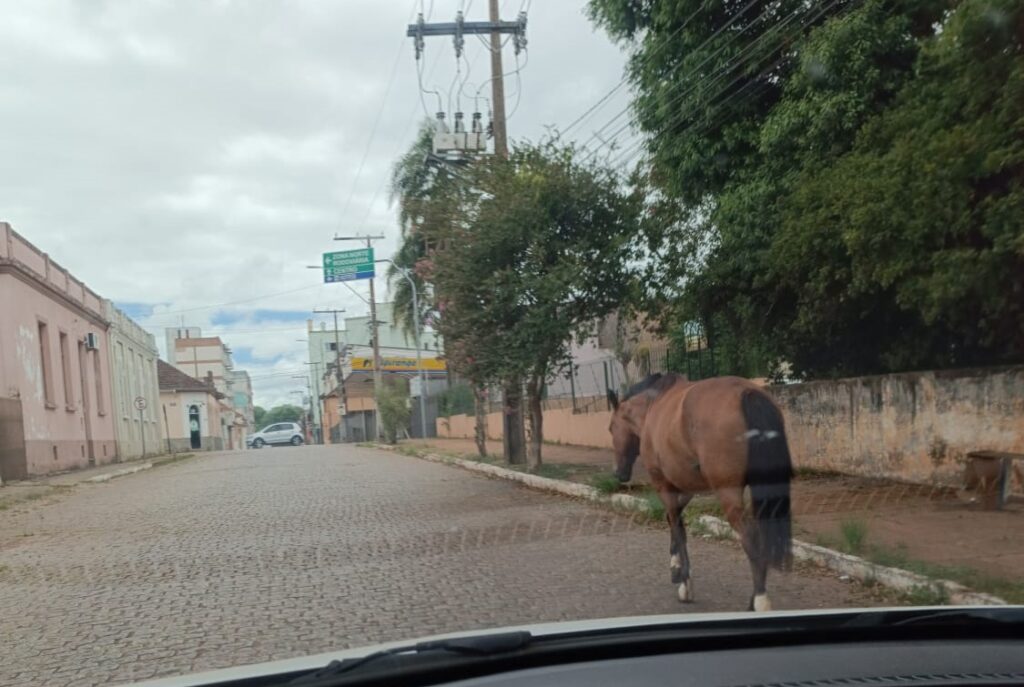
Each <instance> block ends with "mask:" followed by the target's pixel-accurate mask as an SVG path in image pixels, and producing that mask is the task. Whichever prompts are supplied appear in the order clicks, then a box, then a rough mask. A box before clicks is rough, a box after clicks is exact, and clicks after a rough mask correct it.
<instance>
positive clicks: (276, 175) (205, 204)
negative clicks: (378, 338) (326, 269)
mask: <svg viewBox="0 0 1024 687" xmlns="http://www.w3.org/2000/svg"><path fill="white" fill-rule="evenodd" d="M583 5H584V3H583V2H582V0H579V1H577V2H573V3H570V2H546V3H534V4H533V7H532V10H531V15H530V24H529V39H530V42H529V47H530V61H529V64H528V66H527V67H526V68H525V69H524V70H523V71H522V74H521V86H522V94H521V98H520V102H519V106H518V110H517V111H516V113H515V114H514V116H513V117H512V119H511V120H510V122H509V132H510V135H511V136H512V138H513V139H516V138H531V139H537V138H540V137H541V136H542V135H543V134H544V132H545V125H548V124H563V125H564V124H566V123H568V122H569V121H571V120H572V119H574V118H575V117H576V116H577V115H579V114H580V113H581V112H583V111H584V110H585V109H586V108H587V107H589V106H590V105H591V104H592V103H593V102H594V101H595V100H596V99H597V98H598V97H599V96H600V95H601V94H603V93H604V92H606V91H607V90H608V89H610V88H611V87H612V86H614V85H615V84H616V83H618V81H619V79H620V78H621V75H622V64H623V56H622V55H621V54H620V53H619V51H618V49H617V48H616V47H614V46H613V45H611V44H610V42H609V41H608V40H607V38H606V37H605V36H603V35H600V34H596V33H595V32H594V31H593V29H592V27H591V26H590V25H589V23H588V22H587V20H586V19H585V17H584V16H583V14H582V8H583ZM457 6H458V3H457V2H456V1H455V0H437V2H435V3H434V16H433V20H435V21H438V20H445V19H449V18H451V17H453V16H454V13H455V10H456V8H457ZM517 6H518V3H508V2H506V3H505V12H506V13H509V14H511V13H514V12H515V11H516V10H517V9H518V7H517ZM412 9H413V3H412V2H380V0H345V1H344V2H334V1H326V0H325V1H321V2H301V3H300V2H286V1H284V0H276V1H268V2H230V1H224V2H217V3H213V2H208V1H207V0H173V1H172V0H105V1H103V2H99V1H97V2H87V3H85V2H76V1H75V0H33V1H32V2H23V3H10V4H9V6H7V7H5V9H4V16H3V21H2V22H0V43H2V44H3V46H4V47H3V50H2V51H0V130H2V131H3V132H4V135H3V136H0V159H3V160H4V161H5V163H6V164H4V165H0V219H2V220H5V221H9V222H11V223H12V225H13V226H14V227H15V228H16V229H17V230H18V231H19V232H21V233H22V234H24V235H25V236H26V237H28V239H29V240H31V241H32V242H34V243H35V244H36V245H38V246H39V247H40V248H42V249H43V250H45V251H47V252H48V253H50V254H51V255H52V257H53V258H54V259H55V260H57V261H58V262H60V263H61V264H63V265H65V266H66V267H67V268H69V269H70V270H71V271H72V272H73V273H74V274H75V275H76V276H77V277H79V278H80V279H82V280H83V281H85V282H86V283H87V284H88V285H89V286H90V287H92V288H93V289H94V290H96V291H97V292H99V293H101V294H102V295H104V296H106V297H109V298H112V299H114V300H115V301H121V302H134V303H138V302H144V303H151V304H157V303H159V304H162V305H161V306H160V307H158V308H157V310H156V311H155V312H154V314H153V315H152V316H150V317H148V318H143V319H144V321H143V324H144V325H146V326H148V327H152V328H155V329H156V332H155V333H157V334H158V338H159V339H162V333H161V331H160V330H161V328H162V327H164V326H171V325H176V324H178V323H179V322H181V321H182V320H183V321H184V322H185V324H194V325H199V326H203V327H204V329H205V330H209V331H219V332H223V334H222V336H223V338H224V339H225V341H227V342H228V343H229V345H231V346H233V347H234V348H236V349H241V348H251V350H252V353H253V355H254V357H255V360H254V361H253V362H252V363H246V367H248V369H249V370H250V371H251V372H252V373H253V375H254V376H260V375H264V374H266V375H270V376H266V377H264V378H263V379H262V380H257V382H256V388H257V396H258V397H257V401H258V402H260V403H261V404H267V405H270V404H272V403H273V402H276V401H280V400H282V399H285V398H287V392H288V391H289V390H291V389H294V388H298V387H299V386H302V382H301V381H300V380H289V379H288V378H287V375H284V376H283V377H279V376H274V375H278V374H282V372H281V370H283V369H286V368H294V367H296V366H301V363H302V362H303V361H304V360H305V358H306V350H305V346H304V344H302V343H300V342H297V341H295V339H297V338H302V334H301V326H300V327H299V331H297V332H294V331H271V330H272V329H275V328H279V327H284V328H287V327H290V326H291V324H292V323H281V322H273V321H271V320H267V321H262V320H253V319H241V320H238V321H236V322H233V323H232V324H231V325H230V326H214V325H213V324H212V323H211V318H212V316H213V313H214V312H216V309H214V308H205V309H202V310H195V309H194V308H197V307H200V306H208V305H211V304H219V303H232V302H237V301H246V300H250V301H251V299H253V298H254V297H257V296H263V295H267V294H281V295H276V296H270V297H267V298H262V299H260V300H257V301H251V302H248V303H241V304H239V305H236V306H230V309H233V310H235V311H239V312H244V311H252V310H254V309H256V308H261V309H279V310H293V311H294V310H312V309H313V308H315V307H332V306H334V307H344V308H347V309H348V312H349V314H351V315H358V314H363V313H364V312H365V311H366V306H365V305H364V303H363V302H362V301H361V300H360V299H359V298H357V297H356V296H354V295H353V294H352V293H351V292H350V291H348V289H346V288H345V287H344V286H342V285H339V284H333V285H321V284H319V275H318V274H317V273H316V272H315V271H313V270H307V269H306V268H305V266H306V265H309V264H315V263H317V262H318V261H319V255H320V253H322V252H324V251H329V250H337V249H339V248H341V247H344V245H340V244H338V243H335V242H334V241H332V240H331V239H332V236H333V235H334V234H335V232H343V233H356V232H359V233H363V232H365V233H383V234H385V235H386V237H387V238H386V239H385V240H384V241H381V242H379V243H378V244H377V246H376V247H377V251H378V252H379V254H380V255H382V256H386V255H389V254H390V253H391V252H392V251H393V249H394V247H395V245H396V243H397V240H398V236H397V228H396V225H395V222H394V213H393V210H392V209H391V208H389V207H388V206H387V202H386V201H387V193H386V191H387V189H386V183H387V179H388V175H389V172H390V168H391V165H392V163H393V161H394V159H395V158H396V156H397V155H399V154H400V153H402V152H403V151H404V149H405V148H406V147H407V146H408V145H409V143H410V142H411V140H412V138H413V135H414V134H415V128H416V124H417V122H419V121H421V120H422V118H423V117H424V116H425V115H424V112H423V110H422V106H421V104H420V97H419V92H418V87H417V78H416V68H415V61H414V59H413V54H412V46H411V41H410V39H407V38H406V37H405V27H406V23H407V22H408V21H409V19H410V11H411V10H412ZM484 9H485V6H484V5H483V4H481V3H476V4H475V5H474V6H473V7H472V8H471V12H470V15H471V16H470V17H469V18H471V19H474V18H480V17H482V16H483V14H484ZM466 45H467V56H468V58H469V60H470V62H471V65H472V70H471V72H470V75H469V76H470V78H469V81H470V82H471V83H470V84H468V85H467V89H466V90H467V91H470V92H472V91H473V90H475V88H476V87H477V86H479V84H480V83H481V80H482V78H483V77H485V76H486V73H487V71H488V69H489V65H488V54H487V51H486V50H485V49H483V48H482V47H481V46H480V43H479V41H477V40H475V39H474V40H468V41H467V44H466ZM399 48H401V52H400V56H399V62H398V68H397V71H396V72H395V80H394V83H393V84H392V86H391V90H390V94H389V95H388V98H387V100H386V101H384V103H383V107H381V103H382V98H383V97H384V94H385V92H386V91H387V87H388V82H389V77H390V76H391V73H392V67H393V66H394V64H395V59H396V55H399ZM425 60H426V61H425V65H426V68H425V85H426V86H427V87H428V88H437V89H438V90H440V91H441V92H443V93H444V94H445V99H447V94H448V92H449V87H450V85H451V84H452V81H453V77H454V76H455V60H454V58H453V56H452V47H451V41H450V40H449V39H442V38H437V39H428V41H427V50H426V55H425ZM506 60H507V61H506V68H507V69H511V65H512V64H513V63H512V55H511V47H509V48H508V49H507V50H506ZM435 65H436V66H435ZM462 75H463V76H465V67H464V65H463V72H462ZM515 89H516V83H515V79H510V80H509V84H508V86H507V91H508V92H509V94H510V97H511V98H512V99H513V100H512V101H511V102H510V104H509V106H510V108H511V106H512V104H513V102H514V98H515V95H514V93H515ZM457 90H458V89H457V88H456V89H455V91H456V92H457ZM626 90H627V89H621V90H620V92H619V94H618V95H617V97H616V98H613V99H612V100H611V101H610V102H609V103H608V104H607V105H606V106H605V107H603V108H601V110H600V111H599V112H598V113H597V114H596V116H595V117H594V118H593V119H590V120H588V121H586V122H584V123H583V125H581V126H579V127H577V129H576V130H575V131H574V132H573V134H574V137H575V138H577V139H578V140H581V141H583V140H586V139H587V138H588V137H589V136H590V134H591V132H593V131H594V130H595V129H596V128H598V127H599V126H600V125H601V124H603V123H604V122H605V120H606V119H607V118H608V117H610V116H611V115H612V114H614V113H615V112H617V111H619V110H621V109H622V107H623V105H624V103H625V102H626V100H625V99H626V97H628V93H626ZM484 92H485V93H487V95H489V92H488V89H484ZM453 99H454V100H456V101H458V97H457V95H455V93H453ZM453 104H454V103H453ZM461 107H462V108H464V109H467V110H468V109H470V108H471V107H472V104H471V101H470V100H469V98H468V97H462V99H461ZM428 108H429V109H430V110H431V113H429V114H432V110H433V108H434V103H433V101H428ZM375 127H376V135H375V136H373V137H372V138H371V132H373V131H374V128H375ZM368 144H369V153H368V155H367V157H366V160H365V164H364V165H363V167H362V173H361V175H360V176H359V177H358V178H357V172H358V170H359V168H360V162H361V160H362V159H363V155H364V151H365V150H366V146H367V145H368ZM350 196H351V204H349V205H348V206H347V211H345V212H343V209H345V208H346V204H347V201H348V199H349V197H350ZM355 288H357V289H359V290H360V292H361V293H363V294H365V293H366V285H365V284H360V285H356V286H355ZM385 291H386V285H385V284H384V283H383V280H378V293H381V294H383V293H384V292H385ZM186 309H188V312H179V311H182V310H186ZM261 327H263V328H265V329H266V331H264V332H262V333H261V334H252V333H249V332H250V330H254V329H260V328H261Z"/></svg>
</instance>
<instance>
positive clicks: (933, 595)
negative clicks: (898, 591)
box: [901, 584, 949, 606]
mask: <svg viewBox="0 0 1024 687" xmlns="http://www.w3.org/2000/svg"><path fill="white" fill-rule="evenodd" d="M901 600H902V601H903V602H905V603H907V604H910V605H911V606H945V605H946V604H948V603H949V593H948V592H947V591H946V589H945V587H942V586H941V585H937V584H921V585H917V586H916V587H914V588H912V589H911V590H910V591H909V592H907V593H906V594H903V595H902V598H901Z"/></svg>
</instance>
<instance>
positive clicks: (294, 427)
mask: <svg viewBox="0 0 1024 687" xmlns="http://www.w3.org/2000/svg"><path fill="white" fill-rule="evenodd" d="M302 441H303V440H302V427H300V426H299V423H297V422H276V423H274V424H272V425H268V426H266V427H264V428H263V429H261V430H260V431H258V432H256V433H255V434H250V435H249V436H247V437H246V438H245V444H246V446H251V447H252V448H263V447H264V446H275V445H276V446H284V445H286V444H291V445H292V446H299V445H300V444H302Z"/></svg>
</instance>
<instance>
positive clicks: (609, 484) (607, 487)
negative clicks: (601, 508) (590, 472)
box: [590, 472, 619, 496]
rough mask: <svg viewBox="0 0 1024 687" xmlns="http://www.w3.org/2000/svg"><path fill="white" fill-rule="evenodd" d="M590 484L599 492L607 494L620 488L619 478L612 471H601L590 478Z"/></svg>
mask: <svg viewBox="0 0 1024 687" xmlns="http://www.w3.org/2000/svg"><path fill="white" fill-rule="evenodd" d="M590 486H592V487H594V489H597V493H599V494H604V495H605V496H607V495H609V494H614V493H615V492H617V491H618V490H619V478H618V477H616V476H615V475H613V474H611V473H607V472H601V473H598V474H596V475H594V476H592V477H591V478H590Z"/></svg>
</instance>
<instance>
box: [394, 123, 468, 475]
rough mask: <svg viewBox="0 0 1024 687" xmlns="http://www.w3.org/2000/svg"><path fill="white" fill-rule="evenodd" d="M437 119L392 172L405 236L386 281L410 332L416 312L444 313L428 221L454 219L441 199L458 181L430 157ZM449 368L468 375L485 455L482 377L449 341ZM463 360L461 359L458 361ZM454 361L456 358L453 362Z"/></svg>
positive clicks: (396, 310) (400, 319)
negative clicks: (416, 302)
mask: <svg viewBox="0 0 1024 687" xmlns="http://www.w3.org/2000/svg"><path fill="white" fill-rule="evenodd" d="M433 131H434V128H433V124H432V123H431V122H429V121H428V122H425V123H424V124H423V125H422V126H421V128H420V131H419V134H418V135H417V137H416V140H415V141H414V142H413V144H412V146H411V147H410V148H409V150H408V151H407V152H406V153H405V154H404V155H403V156H402V157H401V158H400V159H399V160H398V161H397V162H396V163H395V166H394V168H393V170H392V173H391V201H392V202H393V203H396V204H397V206H398V221H399V228H400V231H401V236H402V242H401V244H400V245H399V247H398V250H397V251H396V252H395V254H394V258H393V260H394V264H393V265H390V266H389V267H388V273H387V274H388V282H389V285H390V286H391V289H392V291H393V295H392V310H393V315H394V318H395V321H396V322H398V323H400V324H401V326H402V328H403V329H404V331H405V333H406V335H407V337H409V336H413V334H414V332H415V328H416V322H417V318H419V322H421V323H422V322H426V321H428V320H429V319H434V320H436V319H437V318H438V317H439V316H440V312H439V305H440V299H439V297H438V295H437V294H436V293H435V289H434V283H433V278H432V269H431V268H432V264H433V261H432V257H431V256H432V253H433V251H434V250H435V249H436V248H437V246H436V245H435V246H429V245H428V239H427V236H426V233H425V232H424V226H425V225H427V224H429V223H431V222H434V223H436V222H447V221H450V215H449V214H448V213H447V212H445V208H444V205H443V202H439V199H441V198H446V197H448V195H449V193H451V191H452V189H453V188H454V187H455V186H456V185H457V184H458V183H459V180H458V175H457V173H456V172H454V170H452V169H451V167H450V166H449V165H447V164H445V163H443V162H441V161H438V160H435V159H433V157H432V151H433ZM401 270H405V271H407V272H408V274H409V275H410V277H411V278H412V280H413V281H414V282H415V284H416V290H417V295H418V297H419V298H418V300H419V309H420V311H419V312H418V313H416V312H414V308H413V300H412V287H411V285H410V284H409V282H408V281H407V280H406V279H405V277H404V276H403V275H402V274H401V272H400V271H401ZM445 356H446V358H448V363H449V365H448V367H449V374H452V373H454V372H456V371H457V372H459V373H461V374H463V375H464V376H465V377H467V378H468V379H469V380H470V384H471V385H472V388H473V398H474V402H475V409H476V445H477V451H478V452H479V454H480V455H481V456H486V455H487V424H486V410H485V407H484V404H485V395H484V382H483V381H482V380H481V379H480V378H477V377H475V376H474V374H473V366H472V365H468V364H466V362H465V360H464V359H460V358H459V357H458V356H454V357H453V356H452V355H451V352H450V351H449V350H448V347H447V345H446V350H445ZM460 360H461V361H462V364H461V365H460V364H458V363H459V361H460ZM453 363H454V364H453Z"/></svg>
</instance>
